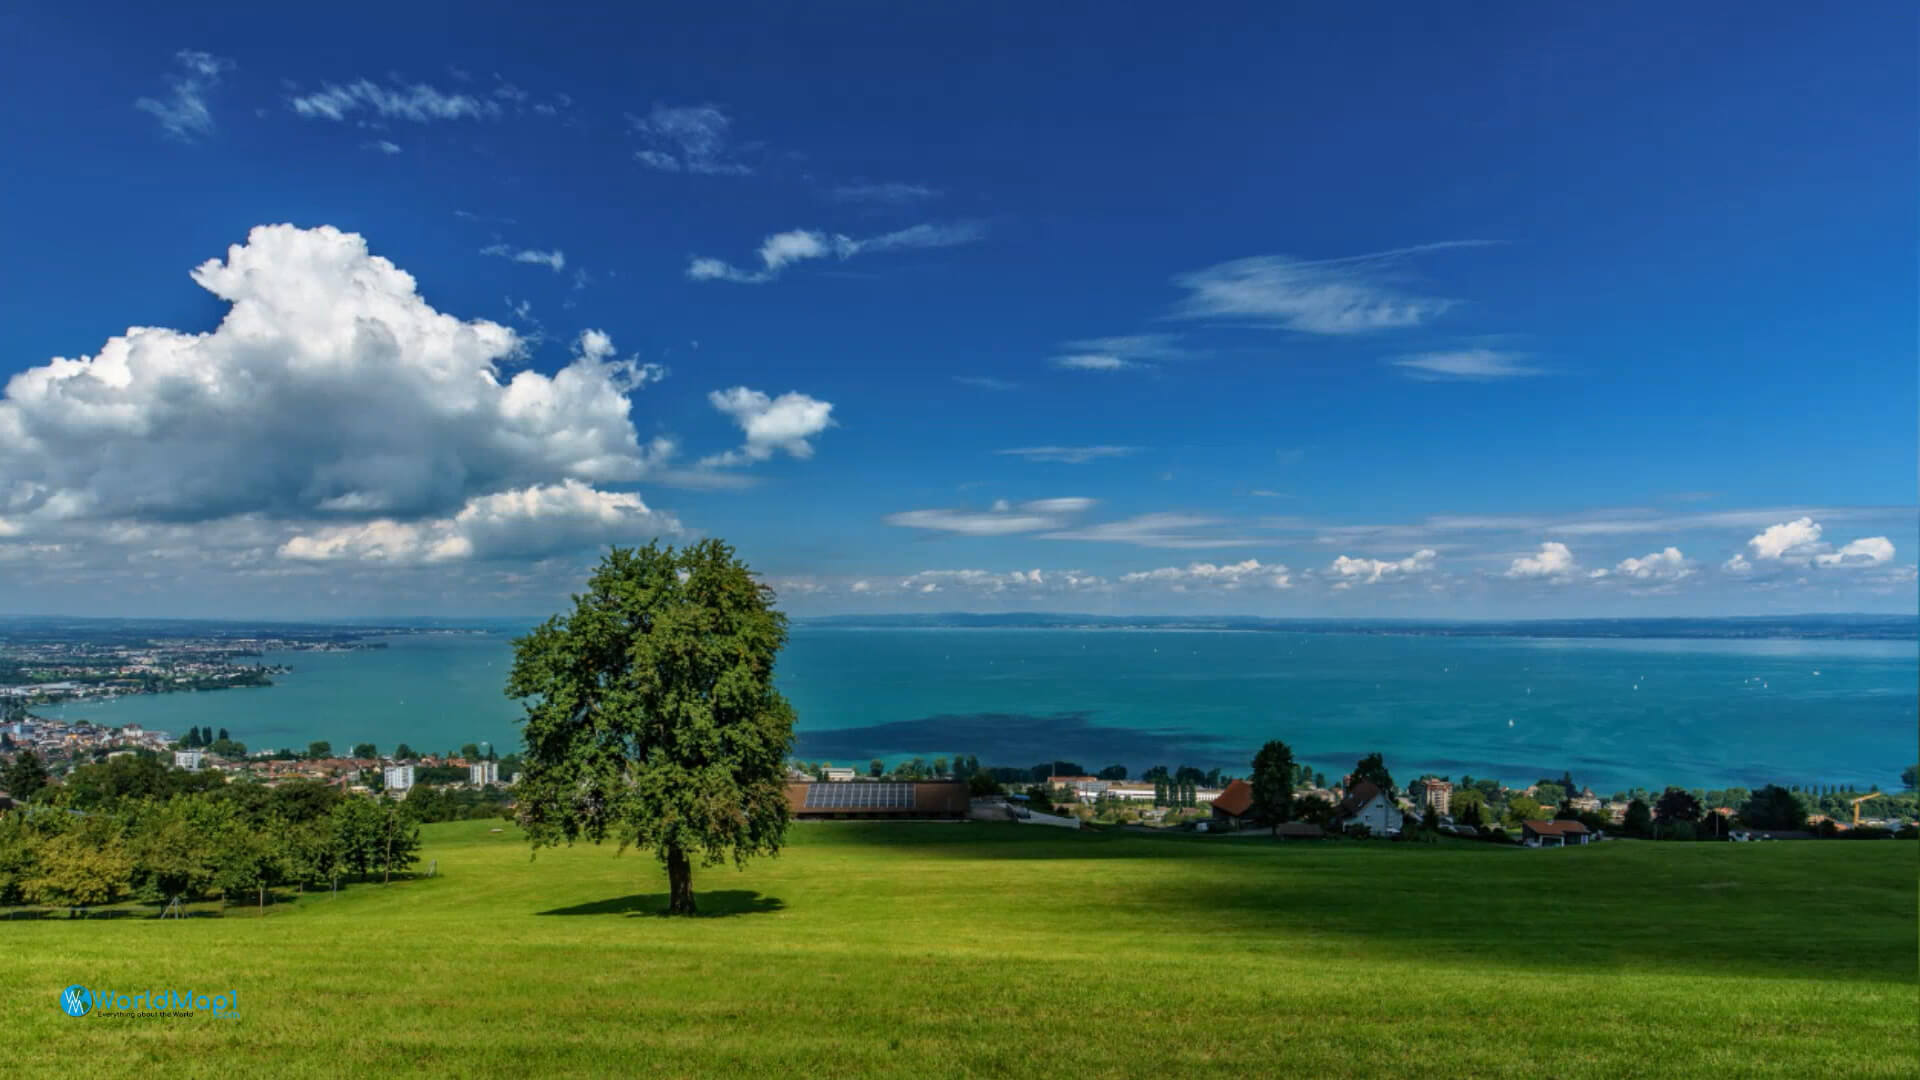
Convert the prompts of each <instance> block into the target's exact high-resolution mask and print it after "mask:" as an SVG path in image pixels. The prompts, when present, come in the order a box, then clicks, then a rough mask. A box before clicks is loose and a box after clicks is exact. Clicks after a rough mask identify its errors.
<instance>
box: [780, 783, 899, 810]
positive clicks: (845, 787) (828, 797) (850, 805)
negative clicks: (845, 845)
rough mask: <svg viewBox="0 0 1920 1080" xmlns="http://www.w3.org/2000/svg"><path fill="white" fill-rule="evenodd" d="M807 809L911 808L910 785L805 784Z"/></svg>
mask: <svg viewBox="0 0 1920 1080" xmlns="http://www.w3.org/2000/svg"><path fill="white" fill-rule="evenodd" d="M806 808H807V809H809V810H911V809H913V785H912V784H882V783H868V782H863V781H859V780H853V781H837V782H833V783H823V784H808V785H807V802H806Z"/></svg>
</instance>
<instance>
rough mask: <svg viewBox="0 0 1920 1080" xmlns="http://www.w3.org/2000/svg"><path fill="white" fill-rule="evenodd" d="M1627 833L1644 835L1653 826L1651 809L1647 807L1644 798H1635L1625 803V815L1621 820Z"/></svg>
mask: <svg viewBox="0 0 1920 1080" xmlns="http://www.w3.org/2000/svg"><path fill="white" fill-rule="evenodd" d="M1621 825H1622V827H1624V828H1625V829H1626V830H1627V831H1628V832H1629V833H1632V834H1633V835H1635V836H1645V835H1647V833H1648V832H1649V831H1650V830H1651V829H1652V828H1653V811H1652V810H1650V809H1648V807H1647V804H1646V800H1644V799H1635V800H1633V801H1632V802H1630V803H1628V804H1627V813H1626V817H1625V818H1624V819H1623V820H1622V821H1621Z"/></svg>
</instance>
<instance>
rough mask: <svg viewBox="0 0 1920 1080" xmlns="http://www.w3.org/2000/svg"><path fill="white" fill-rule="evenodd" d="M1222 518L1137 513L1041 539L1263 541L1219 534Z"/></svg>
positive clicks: (1200, 543) (1146, 543)
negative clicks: (1132, 515)
mask: <svg viewBox="0 0 1920 1080" xmlns="http://www.w3.org/2000/svg"><path fill="white" fill-rule="evenodd" d="M1225 524H1228V522H1227V521H1226V520H1225V519H1222V518H1216V517H1207V516H1204V515H1200V514H1172V513H1159V514H1139V515H1136V516H1134V517H1130V518H1123V519H1121V520H1119V521H1106V522H1101V523H1099V524H1095V525H1082V526H1077V527H1075V528H1071V529H1060V530H1056V531H1054V532H1049V533H1042V534H1041V535H1040V537H1039V539H1042V540H1086V541H1092V542H1094V543H1102V544H1132V545H1134V546H1136V547H1152V548H1172V549H1196V550H1204V549H1207V548H1233V547H1250V546H1252V545H1255V544H1262V543H1266V542H1267V541H1264V540H1260V539H1257V538H1254V537H1246V536H1231V535H1225V536H1223V535H1220V533H1219V532H1218V529H1219V527H1220V526H1222V525H1225Z"/></svg>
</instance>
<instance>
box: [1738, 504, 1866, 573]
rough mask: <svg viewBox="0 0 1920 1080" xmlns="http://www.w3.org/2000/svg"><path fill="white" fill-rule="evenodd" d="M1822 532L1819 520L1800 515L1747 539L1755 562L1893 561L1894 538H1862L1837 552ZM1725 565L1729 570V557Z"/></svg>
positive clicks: (1852, 564)
mask: <svg viewBox="0 0 1920 1080" xmlns="http://www.w3.org/2000/svg"><path fill="white" fill-rule="evenodd" d="M1821 532H1822V529H1821V526H1820V523H1819V522H1817V521H1815V520H1813V518H1812V517H1800V518H1796V519H1794V520H1792V521H1783V522H1780V523H1779V524H1776V525H1770V526H1768V527H1767V528H1765V529H1763V530H1761V531H1760V533H1759V534H1758V535H1757V536H1755V537H1754V538H1753V539H1751V540H1748V541H1747V547H1748V548H1749V549H1750V550H1751V551H1752V552H1753V561H1754V562H1755V563H1757V564H1773V565H1776V566H1784V567H1804V566H1809V565H1811V566H1818V567H1822V568H1825V569H1854V568H1860V567H1871V566H1880V565H1882V564H1885V563H1888V562H1892V561H1893V555H1894V549H1893V541H1891V540H1889V539H1887V538H1886V537H1884V536H1866V537H1861V538H1860V539H1857V540H1853V541H1850V542H1849V543H1847V544H1845V545H1843V546H1842V547H1841V548H1840V549H1839V550H1837V551H1836V550H1835V549H1834V547H1833V545H1832V544H1830V543H1827V542H1826V541H1824V540H1822V539H1821ZM1734 558H1736V559H1738V558H1740V556H1738V555H1736V556H1734ZM1743 561H1744V560H1743ZM1726 568H1727V569H1728V570H1729V571H1732V569H1733V567H1732V561H1731V560H1729V562H1728V564H1727V567H1726Z"/></svg>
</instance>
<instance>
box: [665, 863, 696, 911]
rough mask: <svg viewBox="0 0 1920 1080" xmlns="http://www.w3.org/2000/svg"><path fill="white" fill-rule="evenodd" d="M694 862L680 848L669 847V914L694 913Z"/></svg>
mask: <svg viewBox="0 0 1920 1080" xmlns="http://www.w3.org/2000/svg"><path fill="white" fill-rule="evenodd" d="M693 913H694V909H693V864H692V863H690V862H688V861H687V853H686V852H684V851H682V850H680V849H679V848H677V847H675V848H668V849H667V914H669V915H692V914H693Z"/></svg>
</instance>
